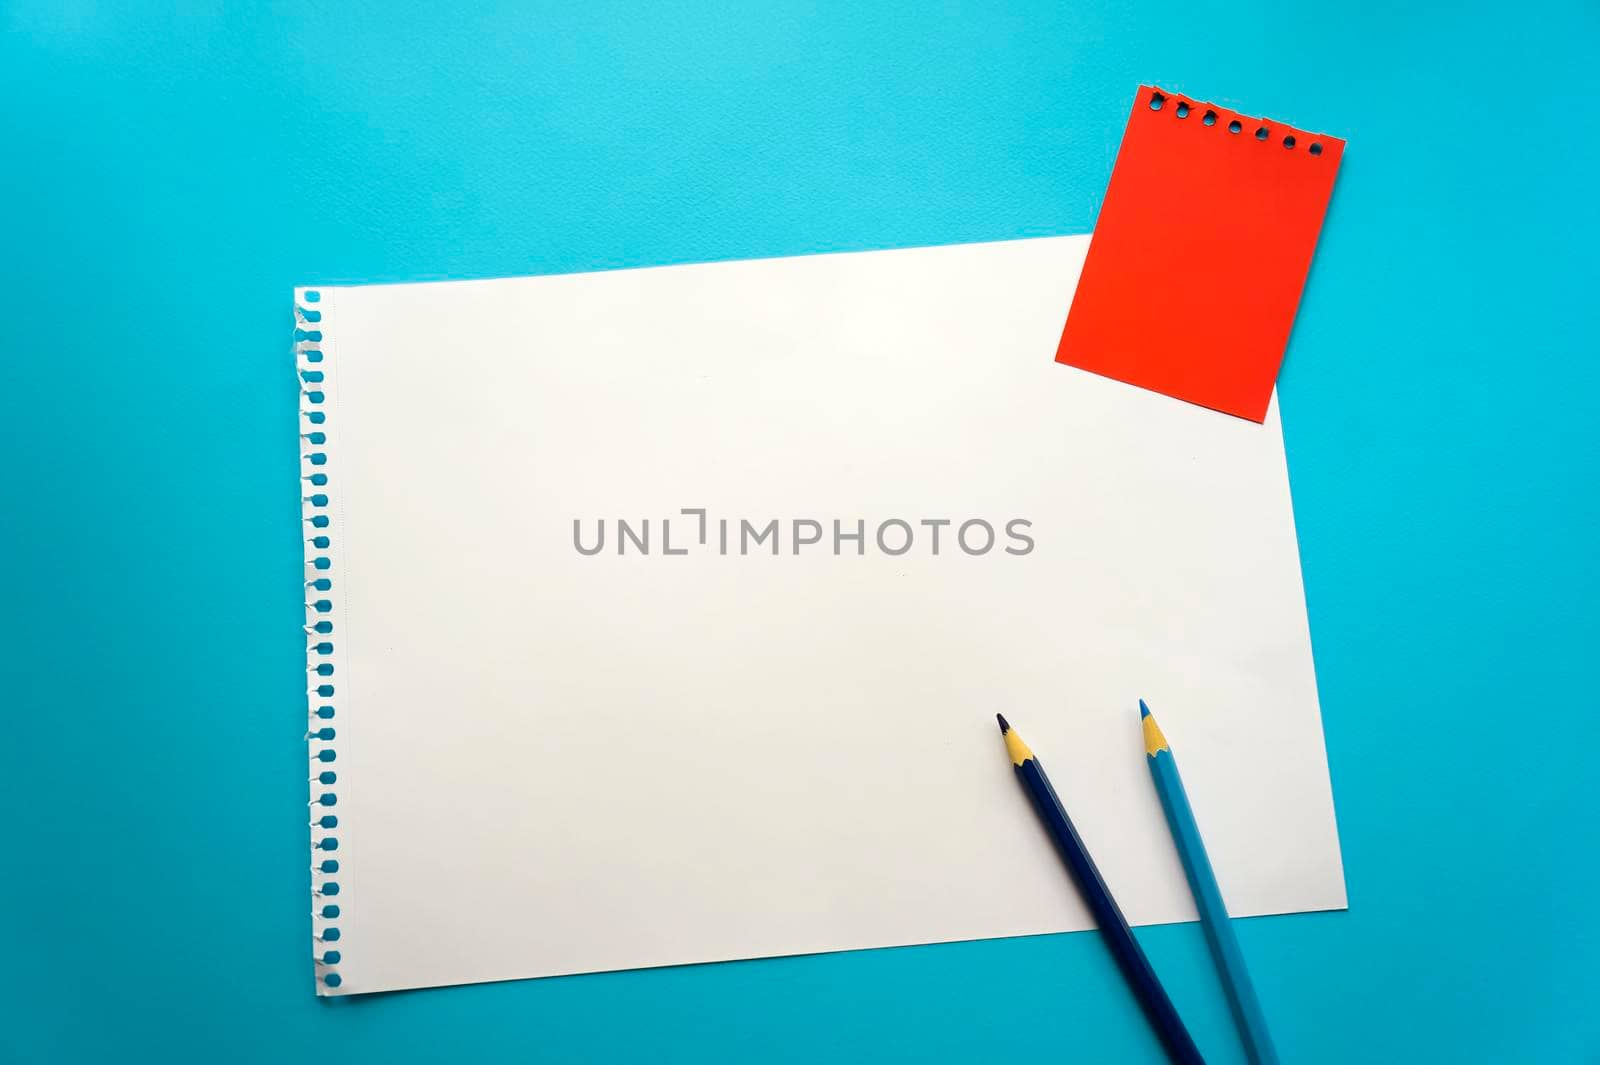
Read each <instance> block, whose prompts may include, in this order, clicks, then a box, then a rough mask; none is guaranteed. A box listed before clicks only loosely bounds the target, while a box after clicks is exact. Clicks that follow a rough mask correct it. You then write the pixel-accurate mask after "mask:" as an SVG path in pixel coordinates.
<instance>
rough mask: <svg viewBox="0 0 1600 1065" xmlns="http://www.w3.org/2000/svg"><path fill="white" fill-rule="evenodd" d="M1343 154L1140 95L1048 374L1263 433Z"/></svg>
mask: <svg viewBox="0 0 1600 1065" xmlns="http://www.w3.org/2000/svg"><path fill="white" fill-rule="evenodd" d="M1343 154H1344V141H1342V140H1339V139H1338V138H1337V137H1326V136H1322V135H1320V134H1312V133H1306V132H1304V131H1302V130H1298V129H1294V128H1292V127H1290V126H1286V125H1284V124H1282V123H1281V122H1269V121H1266V120H1264V119H1258V118H1251V117H1249V116H1247V115H1241V114H1239V113H1238V112H1236V111H1230V110H1228V109H1227V108H1223V107H1218V106H1216V105H1215V104H1208V103H1202V102H1200V101H1198V100H1194V99H1192V98H1190V97H1187V96H1182V95H1180V94H1178V93H1168V92H1164V91H1162V90H1160V89H1157V88H1154V87H1152V86H1149V85H1143V86H1140V88H1139V93H1138V95H1137V96H1136V97H1135V98H1134V103H1133V114H1132V116H1131V117H1130V118H1129V119H1128V130H1127V133H1126V134H1124V135H1123V138H1122V150H1121V151H1120V152H1119V153H1118V154H1117V163H1116V166H1115V167H1114V168H1113V169H1112V172H1111V186H1110V188H1109V189H1107V190H1106V200H1105V205H1104V207H1102V208H1101V211H1100V220H1099V221H1098V222H1097V223H1096V224H1095V229H1094V238H1093V240H1092V241H1091V243H1090V245H1089V256H1088V259H1087V260H1085V262H1084V266H1083V277H1082V279H1081V280H1080V281H1079V283H1078V290H1077V293H1076V294H1075V295H1074V296H1073V300H1072V310H1071V313H1070V314H1068V316H1067V326H1066V329H1065V331H1064V332H1063V333H1062V334H1061V345H1060V347H1059V348H1057V350H1056V361H1057V362H1064V363H1067V364H1068V365H1070V366H1077V367H1079V368H1081V369H1084V370H1090V371H1092V372H1094V373H1097V374H1102V375H1104V376H1106V377H1112V378H1115V379H1117V380H1119V381H1126V382H1128V383H1129V384H1133V385H1138V386H1140V387H1142V388H1149V389H1153V390H1154V391H1156V392H1163V393H1165V394H1167V395H1169V396H1176V397H1178V398H1179V399H1185V400H1188V401H1189V402H1191V403H1198V404H1200V405H1202V406H1206V407H1211V408H1214V409H1216V410H1220V411H1226V412H1227V413H1229V414H1236V415H1238V416H1239V417H1241V418H1249V419H1251V420H1252V421H1257V422H1259V421H1261V420H1262V419H1263V418H1265V417H1266V413H1267V403H1268V402H1269V401H1270V400H1271V398H1272V386H1273V382H1274V381H1276V380H1277V377H1278V366H1279V364H1280V363H1282V361H1283V352H1284V347H1285V345H1286V344H1287V343H1288V341H1289V330H1290V327H1291V326H1292V325H1293V324H1294V314H1295V309H1296V308H1297V307H1298V305H1299V303H1300V291H1301V289H1302V288H1304V287H1305V281H1306V272H1307V271H1308V270H1309V269H1310V267H1311V255H1312V252H1314V251H1315V250H1316V246H1317V234H1318V233H1319V232H1320V231H1321V229H1322V217H1323V215H1324V214H1325V213H1326V212H1327V209H1328V197H1329V196H1330V195H1332V193H1333V179H1334V176H1335V175H1336V174H1337V173H1338V171H1339V160H1340V158H1341V156H1343Z"/></svg>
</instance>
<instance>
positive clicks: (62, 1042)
mask: <svg viewBox="0 0 1600 1065" xmlns="http://www.w3.org/2000/svg"><path fill="white" fill-rule="evenodd" d="M155 6H156V5H153V4H145V5H137V4H136V5H116V4H109V3H108V4H103V5H95V4H80V3H75V2H62V0H38V2H34V0H23V2H12V3H8V4H6V5H5V6H4V7H3V8H0V32H3V39H0V99H3V101H4V103H3V104H0V124H3V125H0V131H3V137H4V140H3V144H4V151H3V155H4V157H5V158H4V162H3V164H0V191H3V196H0V242H3V244H4V255H3V256H0V259H3V261H0V271H3V272H4V273H3V276H4V292H5V294H6V296H7V302H8V304H9V306H10V308H11V309H10V311H9V312H8V315H7V324H6V337H7V348H8V351H7V353H6V355H5V357H4V360H3V367H4V368H3V371H0V373H3V375H4V378H3V381H4V388H3V389H0V404H3V406H0V433H3V434H4V435H3V438H0V441H3V444H4V454H5V456H6V461H7V468H8V473H9V481H10V484H11V488H10V489H9V490H8V491H7V492H6V494H5V502H4V505H3V523H0V537H3V547H4V551H5V558H6V560H7V563H8V570H9V580H8V582H7V594H6V597H5V602H6V608H5V610H4V612H3V616H0V625H3V629H0V666H3V676H0V682H3V683H0V693H3V694H0V700H3V704H4V708H5V718H4V724H5V729H6V737H5V740H4V743H3V744H0V770H3V772H0V781H3V787H4V797H5V805H6V808H7V809H8V810H9V811H10V814H11V817H10V819H9V821H8V823H7V826H6V836H7V839H6V843H7V848H6V850H7V857H6V870H5V875H4V876H3V877H0V902H3V905H4V924H3V927H4V931H3V932H0V942H3V949H0V955H3V956H4V957H5V959H6V961H5V964H4V965H0V1010H3V1016H0V1059H5V1060H17V1061H24V1062H35V1061H69V1062H70V1061H79V1060H109V1059H112V1058H113V1057H118V1056H122V1055H137V1056H138V1057H140V1058H144V1059H148V1055H151V1054H154V1053H156V1052H160V1053H161V1054H162V1055H164V1058H163V1059H162V1060H165V1061H168V1062H175V1063H186V1062H212V1061H219V1060H232V1061H238V1062H278V1061H306V1062H310V1061H328V1062H345V1061H349V1062H357V1061H361V1062H365V1061H373V1062H378V1061H381V1062H400V1063H408V1062H423V1061H443V1060H452V1061H458V1060H459V1061H470V1060H489V1059H515V1060H524V1061H533V1062H605V1061H660V1062H696V1063H706V1062H713V1063H714V1062H733V1061H752V1060H764V1061H775V1062H815V1061H823V1060H867V1061H918V1062H930V1061H981V1060H1004V1059H1007V1058H1011V1059H1026V1060H1076V1061H1113V1060H1115V1061H1131V1062H1140V1061H1151V1062H1153V1061H1157V1060H1159V1059H1158V1056H1157V1055H1158V1050H1157V1047H1156V1044H1155V1042H1154V1040H1153V1039H1152V1037H1151V1036H1150V1035H1149V1033H1148V1032H1147V1030H1146V1029H1145V1026H1144V1024H1143V1022H1142V1020H1141V1018H1140V1016H1139V1015H1138V1013H1137V1012H1136V1009H1135V1007H1134V1006H1133V1004H1132V1002H1131V1001H1130V999H1129V996H1128V995H1127V993H1126V991H1125V989H1124V987H1123V985H1122V984H1121V982H1120V981H1119V980H1118V979H1117V977H1116V974H1115V971H1114V969H1113V968H1112V966H1111V963H1110V962H1109V961H1108V959H1107V956H1106V953H1105V950H1104V947H1103V946H1102V944H1101V943H1100V941H1099V940H1098V939H1097V937H1095V936H1093V935H1074V936H1053V937H1041V938H1036V939H1027V940H1017V941H997V942H983V943H970V944H961V945H954V946H940V947H925V948H913V949H903V950H890V951H875V952H866V953H856V954H848V955H839V956H827V957H811V958H797V959H784V960H775V961H760V962H750V963H741V964H732V965H711V966H700V967H689V968H682V969H675V970H665V971H656V972H634V973H618V974H612V975H602V976H592V977H581V978H572V979H558V980H545V981H534V982H521V983H511V984H502V985H496V986H481V987H463V988H453V989H448V990H440V991H429V992H420V993H403V994H394V995H384V996H377V997H372V998H368V999H365V1000H351V1001H344V1002H337V1003H331V1004H330V1003H323V1002H318V1001H316V1000H315V999H314V998H313V997H312V993H311V992H312V988H311V973H310V965H309V959H308V956H307V930H308V915H307V895H306V885H307V874H306V872H305V865H306V854H307V852H306V827H305V820H304V818H303V816H302V811H303V803H304V801H305V782H304V777H303V772H304V769H305V765H306V762H305V748H304V744H303V742H302V740H301V726H302V723H303V721H304V720H305V718H304V712H305V710H304V697H303V690H302V685H303V681H302V668H303V661H302V642H301V637H300V631H299V625H300V622H301V590H300V574H301V569H300V550H301V548H300V525H299V521H298V509H297V508H298V502H297V500H298V488H297V482H296V477H297V471H298V460H297V451H296V441H295V430H294V428H293V427H294V426H295V424H296V418H295V388H294V383H293V371H292V369H291V361H290V355H289V329H290V287H291V286H292V285H294V284H296V283H303V282H324V283H326V282H334V281H366V280H410V279H422V278H440V277H463V278H464V277H477V276H491V275H505V274H524V273H546V272H558V271H575V270H592V269H599V268H605V267H617V266H631V265H638V264H654V263H669V262H688V261H694V260H705V259H727V258H741V257H748V256H771V255H791V254H797V253H808V252H823V251H834V250H839V249H860V248H881V247H894V246H904V245H920V244H936V243H952V242H959V241H977V240H996V239H1003V238H1010V237H1024V236H1033V235H1040V234H1054V233H1078V232H1084V231H1087V230H1089V229H1090V228H1091V227H1092V225H1093V223H1094V220H1095V214H1096V211H1097V210H1098V207H1099V204H1100V199H1101V195H1102V193H1103V191H1104V189H1105V185H1106V180H1107V177H1108V175H1109V171H1110V166H1111V161H1112V159H1113V157H1114V155H1115V152H1116V148H1117V144H1118V140H1119V137H1120V135H1121V130H1122V125H1123V122H1124V121H1125V119H1126V116H1127V112H1128V108H1129V104H1130V101H1131V96H1132V93H1133V90H1134V87H1135V86H1136V85H1137V84H1138V83H1139V82H1140V81H1141V80H1143V81H1154V82H1158V83H1160V84H1161V85H1163V86H1165V87H1167V88H1170V89H1175V90H1178V91H1181V92H1185V93H1192V94H1195V95H1197V96H1200V97H1201V98H1209V99H1214V100H1217V101H1220V102H1223V103H1226V104H1229V105H1232V106H1236V107H1238V108H1240V109H1242V110H1245V111H1247V112H1250V113H1262V114H1266V115H1269V116H1271V117H1274V118H1279V119H1283V120H1286V121H1291V122H1294V123H1296V124H1299V125H1301V126H1303V127H1305V128H1309V129H1312V130H1321V131H1326V132H1329V133H1333V134H1337V135H1342V136H1346V137H1348V138H1349V140H1350V148H1349V151H1348V154H1347V155H1346V157H1345V162H1344V167H1343V171H1342V173H1341V175H1340V178H1339V185H1338V188H1337V191H1336V193H1335V195H1334V201H1333V205H1332V209H1331V213H1330V215H1329V218H1328V223H1327V227H1326V229H1325V231H1324V233H1323V237H1322V242H1321V246H1320V249H1319V253H1318V259H1317V262H1316V265H1315V267H1314V269H1313V272H1312V276H1311V281H1310V285H1309V287H1308V289H1307V292H1306V295H1305V300H1304V303H1303V305H1302V308H1301V313H1300V318H1299V322H1298V325H1297V326H1296V331H1295V335H1294V339H1293V342H1292V344H1291V346H1290V350H1289V357H1288V361H1287V363H1286V365H1285V367H1284V370H1283V374H1282V378H1281V386H1282V411H1283V419H1284V429H1285V434H1286V437H1287V440H1288V452H1289V465H1290V469H1291V475H1292V480H1293V488H1294V497H1295V511H1296V517H1297V520H1298V523H1299V530H1300V543H1301V553H1302V557H1303V559H1304V565H1305V583H1306V592H1307V596H1308V599H1309V602H1310V611H1311V627H1312V633H1313V638H1314V642H1315V647H1316V658H1317V669H1318V676H1319V679H1320V682H1321V691H1322V698H1323V708H1324V713H1325V718H1326V728H1327V741H1328V750H1329V758H1330V761H1331V764H1332V771H1333V782H1334V790H1335V794H1336V798H1337V802H1338V809H1339V821H1340V826H1341V832H1342V838H1343V841H1344V847H1345V860H1346V863H1347V875H1348V880H1349V888H1350V900H1351V909H1350V911H1349V912H1348V913H1341V914H1322V915H1313V916H1298V917H1285V918H1272V919H1258V920H1252V921H1247V922H1244V923H1243V925H1242V927H1241V929H1240V935H1241V937H1242V938H1243V941H1244V945H1245V949H1246V953H1247V954H1248V956H1249V957H1250V959H1251V962H1252V965H1253V967H1254V970H1255V972H1256V974H1257V976H1258V980H1259V982H1260V985H1261V996H1262V998H1263V1000H1264V1002H1265V1006H1266V1010H1267V1013H1268V1015H1269V1016H1270V1017H1271V1018H1272V1021H1273V1024H1274V1027H1275V1030H1276V1033H1277V1037H1278V1040H1279V1042H1280V1044H1281V1047H1282V1049H1283V1051H1284V1053H1285V1056H1286V1058H1287V1059H1289V1060H1292V1061H1299V1062H1323V1061H1326V1062H1348V1061H1408V1060H1424V1059H1427V1060H1450V1061H1495V1062H1521V1061H1528V1062H1533V1061H1538V1062H1565V1061H1596V1060H1600V1011H1596V1010H1595V1009H1594V1000H1595V993H1596V991H1597V990H1600V978H1597V976H1596V968H1595V961H1594V959H1595V957H1596V956H1597V948H1600V937H1597V934H1596V920H1595V916H1594V907H1595V900H1594V891H1595V884H1596V883H1597V882H1600V859H1597V848H1596V843H1597V834H1596V833H1595V831H1594V829H1593V827H1592V825H1591V823H1590V814H1591V812H1592V804H1593V798H1594V794H1595V784H1596V779H1597V773H1596V771H1595V769H1594V768H1593V761H1592V758H1591V757H1590V756H1587V755H1586V754H1585V751H1584V745H1585V738H1586V736H1587V732H1588V726H1589V723H1590V722H1591V721H1592V719H1593V717H1594V712H1595V709H1596V699H1595V696H1594V684H1593V682H1594V663H1595V661H1596V656H1595V651H1594V648H1595V646H1596V644H1597V642H1600V640H1597V638H1600V632H1597V607H1596V596H1597V594H1600V587H1597V583H1600V582H1597V569H1600V565H1597V562H1596V543H1597V533H1600V528H1597V526H1600V522H1597V491H1596V483H1597V470H1596V466H1597V463H1596V459H1597V447H1596V430H1597V425H1600V418H1597V416H1600V409H1597V408H1600V399H1597V396H1600V393H1597V390H1596V386H1597V384H1600V381H1597V370H1596V356H1597V345H1596V340H1595V335H1594V333H1595V326H1596V311H1595V308H1596V300H1595V294H1594V285H1595V265H1594V263H1595V259H1594V244H1593V242H1594V239H1595V237H1596V236H1597V231H1600V226H1597V221H1600V218H1597V208H1596V197H1595V195H1594V181H1595V173H1596V168H1595V164H1596V161H1597V159H1596V144H1597V136H1596V134H1597V132H1600V130H1597V122H1596V117H1595V116H1596V112H1597V110H1600V100H1597V97H1596V96H1595V94H1594V92H1593V91H1592V81H1591V80H1589V79H1588V78H1587V77H1586V75H1587V72H1588V67H1587V64H1589V63H1591V62H1592V58H1593V55H1594V54H1595V53H1596V46H1597V45H1600V32H1597V29H1600V15H1597V10H1596V8H1595V7H1594V5H1593V4H1592V3H1589V4H1572V5H1564V4H1541V3H1531V4H1525V5H1522V6H1521V7H1519V8H1518V10H1517V12H1516V13H1515V14H1514V15H1508V14H1507V12H1506V11H1505V10H1504V9H1503V8H1502V7H1501V6H1500V5H1496V6H1494V7H1486V8H1484V9H1483V10H1476V11H1474V10H1468V9H1467V6H1466V5H1456V4H1451V5H1434V6H1433V7H1432V10H1425V9H1424V8H1426V7H1428V5H1420V6H1419V5H1412V7H1413V8H1414V10H1401V9H1398V8H1397V9H1396V10H1393V11H1380V10H1379V8H1378V7H1377V6H1373V7H1372V8H1371V9H1369V10H1365V11H1363V10H1361V9H1360V7H1357V6H1352V5H1338V7H1339V10H1333V11H1328V12H1326V13H1321V14H1319V13H1312V12H1300V13H1293V14H1291V13H1288V9H1287V7H1286V6H1285V5H1279V4H1264V3H1263V4H1247V3H1236V4H1229V5H1223V6H1215V7H1210V6H1204V5H1200V4H1193V3H1184V4H1173V3H1160V4H1157V3H1150V4H1143V5H1140V6H1139V11H1138V12H1137V13H1131V12H1126V11H1122V10H1120V9H1121V8H1123V7H1124V6H1129V5H1122V4H1117V3H1113V2H1112V0H1070V2H1066V3H1062V2H1059V0H1046V2H1040V3H1032V4H1017V5H1008V6H1005V7H994V8H992V9H990V10H987V11H980V10H977V5H973V7H971V8H958V7H956V6H955V5H949V6H946V7H941V8H938V9H937V10H934V9H927V10H924V5H922V4H906V5H903V6H897V7H894V8H889V7H873V6H868V7H867V8H865V9H859V10H858V9H854V8H852V7H851V6H847V5H844V4H840V5H829V6H828V8H827V9H826V10H824V9H822V8H821V7H820V6H818V7H817V8H816V9H813V5H809V4H806V5H802V4H796V5H775V6H768V7H763V8H760V9H755V8H735V7H732V6H730V7H726V8H723V9H720V10H718V9H713V8H710V7H681V6H678V5H669V4H652V5H626V6H622V5H618V6H611V5H605V4H560V5H551V6H548V7H539V8H536V7H533V6H523V5H511V4H507V5H503V6H479V5H472V4H459V5H425V4H417V5H410V6H409V8H408V6H407V5H399V4H386V5H377V4H351V3H317V4H311V3H285V4H275V5H272V7H271V9H270V10H268V9H267V8H265V7H264V6H263V7H261V8H259V9H257V10H255V11H247V10H238V11H233V10H230V11H227V12H226V13H225V12H224V11H223V9H222V5H220V4H216V5H205V4H197V5H188V9H187V10H186V11H185V12H184V13H183V14H182V15H169V14H157V13H155V12H154V11H151V10H141V11H139V12H138V13H130V12H123V11H118V10H117V8H120V7H129V8H145V9H149V8H153V7H155ZM243 6H244V5H239V7H240V8H243ZM1308 6H1315V5H1308ZM430 7H439V8H450V9H451V10H449V11H448V12H443V11H441V12H429V11H428V10H427V9H428V8H430ZM1240 206H1241V209H1247V205H1240ZM1184 281H1185V279H1181V278H1175V279H1173V283H1174V284H1180V283H1184ZM1189 281H1190V282H1191V283H1197V282H1198V279H1189ZM1156 298H1159V296H1158V294H1157V297H1156ZM439 371H440V386H441V387H442V388H471V387H472V382H470V381H458V380H453V379H452V378H451V376H450V368H449V364H448V357H447V356H442V357H441V362H440V367H439ZM438 505H439V506H441V507H445V506H448V505H449V502H448V499H447V498H446V497H445V496H443V495H441V497H440V498H439V500H438ZM1265 842H1266V843H1268V844H1270V841H1265ZM462 893H463V894H462V898H463V904H466V905H470V904H471V903H470V900H471V885H470V884H463V885H462ZM1141 939H1142V940H1143V942H1144V943H1145V944H1147V946H1148V948H1149V950H1150V952H1151V954H1152V955H1153V959H1154V961H1155V963H1156V966H1157V968H1158V969H1159V970H1160V971H1161V973H1162V974H1163V976H1164V977H1165V978H1166V979H1167V981H1168V982H1169V986H1170V987H1171V988H1172V990H1173V993H1174V995H1175V998H1176V999H1177V1002H1178V1004H1179V1007H1180V1009H1181V1010H1182V1011H1183V1012H1184V1014H1185V1016H1186V1017H1187V1018H1189V1019H1190V1021H1191V1022H1192V1025H1193V1028H1194V1030H1195V1032H1196V1035H1197V1037H1198V1039H1199V1041H1200V1043H1201V1045H1202V1046H1203V1047H1205V1048H1206V1049H1207V1050H1208V1051H1210V1052H1212V1053H1214V1055H1215V1060H1217V1061H1220V1062H1226V1061H1236V1060H1238V1056H1239V1051H1238V1050H1237V1046H1238V1044H1237V1041H1236V1038H1235V1036H1234V1033H1233V1031H1232V1028H1231V1025H1230V1021H1229V1018H1228V1014H1227V1012H1226V1008H1225V1006H1224V1004H1223V1000H1222V998H1221V996H1220V993H1219V992H1218V990H1217V986H1216V982H1215V978H1214V976H1213V972H1212V969H1211V967H1210V963H1209V961H1208V958H1207V955H1206V953H1205V949H1204V946H1203V943H1202V939H1201V936H1200V932H1199V930H1198V928H1197V927H1194V926H1184V927H1169V928H1159V929H1150V930H1146V931H1144V932H1142V933H1141Z"/></svg>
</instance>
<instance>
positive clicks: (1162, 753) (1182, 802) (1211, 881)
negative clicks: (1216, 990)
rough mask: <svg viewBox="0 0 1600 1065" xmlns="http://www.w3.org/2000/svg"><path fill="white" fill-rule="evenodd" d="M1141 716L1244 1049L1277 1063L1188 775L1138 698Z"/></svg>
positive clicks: (1154, 772) (1260, 1062) (1265, 1062)
mask: <svg viewBox="0 0 1600 1065" xmlns="http://www.w3.org/2000/svg"><path fill="white" fill-rule="evenodd" d="M1139 717H1140V718H1141V720H1142V722H1143V725H1144V753H1145V754H1146V755H1148V756H1149V761H1150V776H1151V777H1152V778H1153V779H1154V780H1155V782H1156V794H1157V795H1159V796H1161V808H1162V809H1163V810H1165V811H1166V813H1167V825H1168V827H1170V828H1171V829H1172V841H1173V842H1174V843H1176V844H1177V845H1178V857H1180V858H1181V859H1183V871H1184V874H1185V875H1186V876H1187V877H1188V878H1189V890H1190V891H1191V892H1193V893H1194V902H1195V907H1196V908H1197V909H1198V910H1199V911H1200V923H1201V926H1202V927H1203V928H1204V929H1205V931H1206V939H1207V941H1209V942H1210V944H1211V953H1212V955H1213V956H1214V957H1215V958H1216V960H1217V968H1219V969H1221V970H1222V982H1223V985H1224V986H1225V988H1226V989H1227V992H1228V1002H1229V1003H1230V1004H1231V1005H1232V1006H1233V1016H1234V1019H1235V1020H1236V1021H1237V1022H1238V1024H1239V1033H1240V1034H1241V1035H1242V1036H1243V1037H1244V1044H1245V1049H1246V1050H1247V1051H1249V1054H1250V1060H1251V1061H1253V1062H1255V1063H1256V1065H1278V1052H1277V1051H1276V1050H1274V1049H1273V1046H1272V1034H1271V1033H1270V1032H1268V1031H1267V1018H1266V1016H1265V1015H1264V1014H1263V1013H1262V1012H1261V1002H1260V1000H1259V999H1257V998H1256V989H1255V985H1254V984H1252V983H1251V982H1250V970H1249V969H1246V968H1245V965H1244V955H1243V954H1242V953H1240V951H1239V940H1238V939H1237V938H1235V937H1234V934H1233V922H1232V921H1231V920H1229V919H1228V907H1227V906H1226V905H1225V904H1224V903H1223V901H1222V891H1221V889H1219V888H1218V887H1217V877H1216V874H1214V873H1213V872H1212V871H1211V859H1210V858H1208V857H1206V847H1205V844H1204V843H1203V842H1202V841H1201V839H1200V826H1199V825H1196V824H1195V821H1194V811H1193V810H1191V809H1189V796H1188V795H1187V794H1185V793H1184V790H1183V778H1182V777H1180V776H1179V775H1178V763H1177V762H1176V761H1174V760H1173V757H1172V748H1171V747H1169V746H1168V745H1167V738H1166V737H1165V736H1163V735H1162V734H1161V728H1160V726H1159V725H1157V724H1156V719H1155V718H1153V717H1151V716H1150V708H1149V707H1148V706H1146V705H1144V700H1143V699H1140V700H1139Z"/></svg>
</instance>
